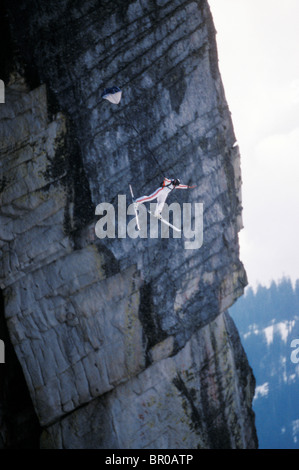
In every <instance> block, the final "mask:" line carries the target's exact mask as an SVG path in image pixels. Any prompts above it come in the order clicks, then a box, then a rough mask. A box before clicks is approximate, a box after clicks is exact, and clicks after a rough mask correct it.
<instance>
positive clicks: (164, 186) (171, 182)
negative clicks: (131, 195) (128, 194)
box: [134, 177, 195, 218]
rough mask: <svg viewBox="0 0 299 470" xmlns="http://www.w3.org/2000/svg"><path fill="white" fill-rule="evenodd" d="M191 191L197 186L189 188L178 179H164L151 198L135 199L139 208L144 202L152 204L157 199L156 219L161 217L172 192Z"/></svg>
mask: <svg viewBox="0 0 299 470" xmlns="http://www.w3.org/2000/svg"><path fill="white" fill-rule="evenodd" d="M189 188H190V189H191V188H195V186H188V185H186V184H181V182H180V180H179V179H177V178H171V179H169V178H166V177H164V180H163V182H162V183H161V185H160V186H159V188H158V189H156V191H154V192H153V193H152V194H150V195H149V196H141V197H139V198H137V199H134V203H135V207H138V205H139V204H142V203H144V202H150V201H153V200H154V199H157V207H156V210H155V214H154V215H155V217H159V218H160V217H161V212H162V210H163V207H164V204H165V201H166V199H167V197H168V196H169V194H170V193H171V191H173V190H174V189H189Z"/></svg>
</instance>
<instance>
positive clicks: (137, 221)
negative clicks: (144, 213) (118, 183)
mask: <svg viewBox="0 0 299 470" xmlns="http://www.w3.org/2000/svg"><path fill="white" fill-rule="evenodd" d="M129 187H130V192H131V196H132V201H133V204H134V211H135V215H136V225H137V228H138V230H140V225H139V218H138V211H137V204H135V199H134V194H133V189H132V186H131V185H130V184H129Z"/></svg>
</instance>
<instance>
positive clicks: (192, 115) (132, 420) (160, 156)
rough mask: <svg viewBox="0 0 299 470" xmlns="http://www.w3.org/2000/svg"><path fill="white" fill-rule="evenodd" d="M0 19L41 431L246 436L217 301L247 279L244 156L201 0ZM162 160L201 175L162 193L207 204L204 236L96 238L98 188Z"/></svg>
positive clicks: (113, 190)
mask: <svg viewBox="0 0 299 470" xmlns="http://www.w3.org/2000/svg"><path fill="white" fill-rule="evenodd" d="M3 22H4V24H5V28H4V29H3V31H4V32H3V33H2V34H6V41H7V44H8V45H9V47H7V51H6V53H5V55H4V57H3V58H2V63H3V71H2V75H3V79H4V81H5V85H6V88H5V99H6V102H5V104H2V105H0V115H1V128H0V134H1V139H0V145H1V185H0V187H1V194H0V197H1V209H0V215H1V226H0V239H1V251H2V257H1V263H0V283H1V289H2V294H3V298H4V302H3V303H4V314H3V316H4V317H5V323H6V325H7V328H8V331H9V335H10V338H11V342H12V345H13V348H14V351H15V352H16V355H17V358H18V361H19V363H20V365H21V367H22V371H23V374H24V377H25V381H26V384H27V387H28V390H29V392H30V396H31V400H32V404H33V409H34V411H35V413H36V415H37V417H38V420H39V424H40V426H41V429H42V433H41V439H40V445H41V447H42V448H106V449H107V448H114V449H117V448H118V449H130V448H131V449H132V448H133V449H139V448H157V449H162V448H166V449H167V448H169V449H170V448H189V449H193V448H254V447H256V446H257V439H256V433H255V426H254V415H253V412H252V409H251V402H252V397H253V393H254V386H255V381H254V377H253V375H252V371H251V368H250V367H249V365H248V362H247V359H246V356H245V353H244V351H243V349H242V347H241V345H240V340H239V337H238V333H237V330H236V329H235V327H234V324H233V322H232V320H231V319H230V317H229V315H228V313H227V312H226V310H227V308H228V307H229V306H230V305H232V304H233V303H234V301H235V300H236V299H237V298H238V297H239V296H240V295H242V293H243V289H244V286H245V285H246V282H247V281H246V274H245V271H244V268H243V266H242V263H241V262H240V260H239V244H238V232H239V230H240V229H241V227H242V217H241V212H242V207H241V174H240V155H239V149H238V147H237V146H235V145H234V144H235V140H236V139H235V135H234V131H233V125H232V122H231V116H230V112H229V109H228V106H227V103H226V99H225V95H224V91H223V87H222V83H221V77H220V74H219V70H218V59H217V49H216V42H215V30H214V27H213V21H212V17H211V13H210V10H209V6H208V4H207V2H206V0H197V1H188V0H187V1H181V0H171V1H167V0H156V1H154V0H136V1H129V0H128V1H125V2H124V1H119V0H116V1H114V2H110V1H101V2H99V1H98V0H88V1H86V2H77V1H73V2H69V1H67V0H60V1H57V0H51V1H50V2H49V1H48V2H46V1H44V0H35V1H34V2H33V0H27V1H26V2H25V1H24V0H21V1H20V0H19V1H15V0H12V1H9V2H7V5H6V12H5V15H4V16H3ZM112 85H118V86H120V87H121V88H122V90H123V98H122V101H121V103H120V104H119V105H117V106H116V105H111V104H109V103H108V102H107V101H104V100H102V99H101V93H102V91H103V89H104V88H105V87H107V86H112ZM153 155H155V158H156V159H157V160H158V162H159V166H158V165H156V164H155V160H154V159H153V158H152V156H153ZM161 169H163V172H165V174H166V176H176V177H180V178H181V180H182V182H184V183H186V184H190V183H191V182H192V183H195V184H196V185H197V187H196V188H195V189H193V190H192V191H191V190H190V191H180V194H179V195H175V197H174V198H173V199H172V202H173V201H177V202H179V203H180V204H181V205H183V203H191V204H193V205H194V204H195V203H196V202H200V203H202V204H203V244H202V246H201V247H200V248H198V249H190V250H189V249H186V247H185V245H184V238H183V237H181V238H176V237H174V236H170V238H162V237H161V236H157V237H156V238H153V237H150V236H149V237H147V238H141V237H137V238H135V239H132V238H129V237H127V236H124V237H116V238H104V239H100V238H98V237H97V236H96V235H95V225H96V223H97V221H98V220H99V217H98V216H96V214H95V209H96V207H97V205H98V204H100V203H101V202H104V201H105V202H109V203H111V204H113V205H114V207H117V201H118V195H126V197H127V205H128V204H129V203H130V202H131V201H130V193H129V186H128V185H129V183H132V184H133V186H134V190H135V193H136V194H140V195H141V194H146V193H147V194H148V193H149V192H152V191H153V190H154V189H155V187H157V186H158V185H159V183H160V181H161V171H160V170H161ZM131 218H132V217H131ZM193 219H194V216H193ZM116 223H117V222H116ZM4 441H5V439H4Z"/></svg>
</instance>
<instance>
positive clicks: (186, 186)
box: [175, 184, 196, 189]
mask: <svg viewBox="0 0 299 470" xmlns="http://www.w3.org/2000/svg"><path fill="white" fill-rule="evenodd" d="M192 188H196V186H195V185H194V186H188V185H187V184H179V185H178V186H176V187H175V189H192Z"/></svg>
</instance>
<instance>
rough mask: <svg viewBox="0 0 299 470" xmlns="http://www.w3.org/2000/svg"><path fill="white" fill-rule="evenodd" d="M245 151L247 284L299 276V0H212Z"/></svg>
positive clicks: (223, 73)
mask: <svg viewBox="0 0 299 470" xmlns="http://www.w3.org/2000/svg"><path fill="white" fill-rule="evenodd" d="M208 1H209V4H210V8H211V12H212V15H213V18H214V24H215V27H216V30H217V36H216V39H217V47H218V55H219V66H220V72H221V76H222V80H223V84H224V88H225V93H226V98H227V101H228V105H229V108H230V111H231V113H232V119H233V124H234V129H235V133H236V138H237V140H238V143H239V147H240V152H241V168H242V179H243V188H242V199H243V222H244V229H243V230H242V231H241V232H240V246H241V256H240V257H241V260H242V261H243V263H244V265H245V268H246V271H247V275H248V278H249V284H250V285H252V286H253V287H255V286H256V283H257V282H260V283H261V284H263V285H269V283H270V280H272V279H274V280H279V279H281V278H282V277H283V276H284V275H286V276H289V277H290V278H291V279H292V281H295V280H296V279H299V51H298V47H299V23H298V21H299V0H284V1H281V0H208Z"/></svg>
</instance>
